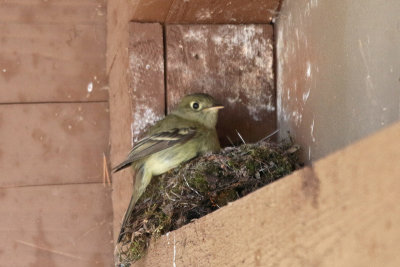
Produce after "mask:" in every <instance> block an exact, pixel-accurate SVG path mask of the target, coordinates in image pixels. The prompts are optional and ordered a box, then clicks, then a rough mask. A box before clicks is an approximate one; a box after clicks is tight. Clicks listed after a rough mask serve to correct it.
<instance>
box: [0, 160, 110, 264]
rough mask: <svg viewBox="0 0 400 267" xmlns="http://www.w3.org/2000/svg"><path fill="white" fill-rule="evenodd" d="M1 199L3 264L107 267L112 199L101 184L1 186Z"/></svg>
mask: <svg viewBox="0 0 400 267" xmlns="http://www.w3.org/2000/svg"><path fill="white" fill-rule="evenodd" d="M42 166H43V165H42ZM0 199H1V205H0V217H1V220H0V262H1V265H2V266H58V267H62V266H75V267H78V266H82V267H83V266H85V267H86V266H111V265H112V251H113V248H112V246H113V245H112V224H111V223H112V221H111V220H110V218H111V217H112V208H111V198H110V190H109V189H108V188H104V187H103V185H102V184H82V185H62V186H35V187H20V188H7V189H4V188H3V189H0Z"/></svg>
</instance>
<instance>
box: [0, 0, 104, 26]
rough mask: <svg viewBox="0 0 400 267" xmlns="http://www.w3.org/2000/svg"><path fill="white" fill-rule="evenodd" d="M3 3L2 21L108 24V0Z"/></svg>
mask: <svg viewBox="0 0 400 267" xmlns="http://www.w3.org/2000/svg"><path fill="white" fill-rule="evenodd" d="M0 6H1V8H0V24H13V23H17V24H21V23H22V24H30V25H34V24H69V25H73V24H80V25H93V24H101V25H104V24H105V16H106V1H105V0H56V1H55V0H14V1H2V2H1V3H0Z"/></svg>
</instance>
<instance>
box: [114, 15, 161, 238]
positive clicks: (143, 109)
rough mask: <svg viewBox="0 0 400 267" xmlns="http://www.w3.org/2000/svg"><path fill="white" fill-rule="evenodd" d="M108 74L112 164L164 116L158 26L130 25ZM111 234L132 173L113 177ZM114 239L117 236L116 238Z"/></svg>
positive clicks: (126, 198)
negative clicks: (124, 41) (125, 47)
mask: <svg viewBox="0 0 400 267" xmlns="http://www.w3.org/2000/svg"><path fill="white" fill-rule="evenodd" d="M128 29H129V39H128V40H126V43H121V45H122V46H121V47H123V46H124V45H126V46H127V49H126V50H125V49H120V50H118V52H117V54H116V60H115V61H114V64H113V67H112V70H111V72H110V86H111V88H113V90H112V94H111V95H110V109H111V114H110V116H111V136H110V138H111V148H112V149H111V162H112V166H115V165H117V164H118V163H120V162H122V161H123V160H124V159H125V157H126V155H127V154H128V152H129V151H130V149H131V148H132V145H133V143H134V142H136V141H137V140H138V139H139V138H140V136H141V135H142V134H143V133H144V132H145V131H146V129H147V128H148V127H149V126H150V125H151V124H153V123H154V122H155V121H157V120H159V119H160V118H162V116H163V115H164V114H165V105H164V104H165V91H164V56H163V55H164V48H163V33H162V27H161V25H160V24H158V23H133V22H132V23H130V24H129V28H128ZM113 180H114V182H113V189H114V190H113V205H114V207H113V208H114V231H115V233H116V232H118V231H119V227H120V224H121V221H122V217H123V215H124V213H125V210H126V208H127V207H128V203H129V200H130V197H131V194H132V171H131V170H130V169H126V170H124V171H121V172H118V173H116V174H114V175H113ZM115 236H117V235H115Z"/></svg>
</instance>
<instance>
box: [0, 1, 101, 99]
mask: <svg viewBox="0 0 400 267" xmlns="http://www.w3.org/2000/svg"><path fill="white" fill-rule="evenodd" d="M101 2H102V1H101ZM0 5H1V8H0V88H1V90H0V102H1V103H21V102H67V101H68V102H69V101H93V100H107V98H108V92H107V89H108V88H107V81H106V70H105V62H104V61H105V51H106V42H105V39H106V29H105V13H104V12H105V10H104V8H105V6H104V4H101V3H100V2H98V1H94V0H93V1H86V2H83V3H82V4H81V5H80V2H79V3H78V2H75V1H74V2H71V3H70V2H68V1H18V2H16V1H12V2H4V3H1V4H0ZM70 9H71V10H70ZM96 9H99V10H101V11H99V12H100V13H102V15H99V14H97V11H95V10H96ZM92 12H93V14H92ZM20 13H21V14H20ZM29 14H30V15H29ZM46 18H48V19H46ZM79 18H82V19H84V20H83V21H81V20H79ZM89 22H93V23H89Z"/></svg>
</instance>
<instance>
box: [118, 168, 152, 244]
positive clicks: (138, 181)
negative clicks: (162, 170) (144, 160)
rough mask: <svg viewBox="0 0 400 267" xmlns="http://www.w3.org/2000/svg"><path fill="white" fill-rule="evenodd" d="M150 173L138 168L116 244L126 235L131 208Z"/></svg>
mask: <svg viewBox="0 0 400 267" xmlns="http://www.w3.org/2000/svg"><path fill="white" fill-rule="evenodd" d="M151 177H152V175H151V173H149V172H148V171H146V168H145V166H144V165H142V166H140V168H139V169H138V171H137V172H136V175H135V185H134V188H133V193H132V197H131V201H130V202H129V206H128V209H127V210H126V212H125V215H124V219H123V220H122V225H121V230H120V232H119V236H118V243H119V242H121V240H122V238H123V237H124V235H125V233H126V230H127V229H126V228H127V226H128V224H129V223H130V221H131V218H132V212H133V208H134V207H135V204H136V202H137V201H138V200H139V198H140V196H141V195H142V194H143V192H144V190H145V189H146V187H147V185H148V184H149V182H150V180H151Z"/></svg>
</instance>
